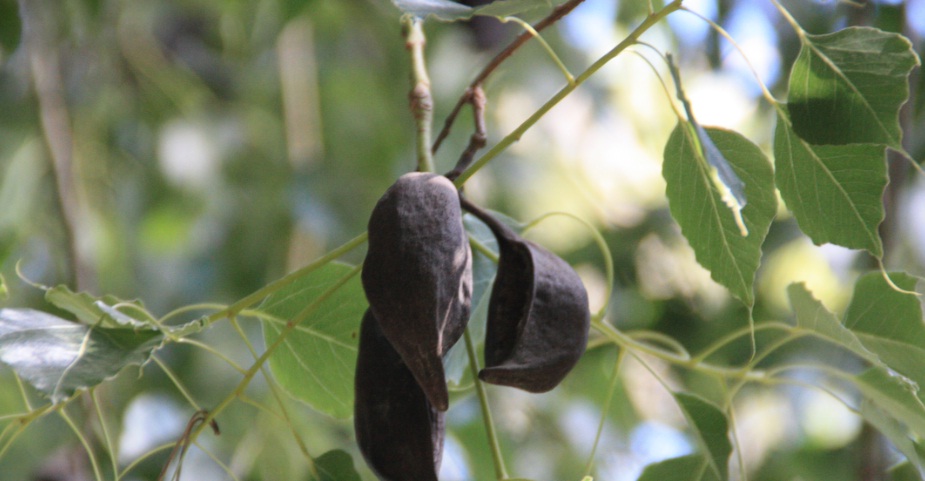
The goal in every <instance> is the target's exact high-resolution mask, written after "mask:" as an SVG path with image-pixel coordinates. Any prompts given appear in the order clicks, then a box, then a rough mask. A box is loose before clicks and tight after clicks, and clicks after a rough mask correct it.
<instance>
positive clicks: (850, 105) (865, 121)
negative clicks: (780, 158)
mask: <svg viewBox="0 0 925 481" xmlns="http://www.w3.org/2000/svg"><path fill="white" fill-rule="evenodd" d="M918 64H919V59H918V57H916V55H915V52H914V51H913V50H912V43H911V42H909V40H908V39H906V38H905V37H903V36H902V35H899V34H895V33H886V32H883V31H880V30H877V29H874V28H868V27H849V28H845V29H842V30H839V31H838V32H835V33H830V34H826V35H809V34H806V35H804V36H803V37H802V46H801V49H800V54H799V56H798V57H797V59H796V62H795V63H794V64H793V69H792V70H791V72H790V94H789V104H790V114H791V116H792V119H793V129H794V131H795V132H796V133H797V135H799V136H800V137H801V138H803V139H805V140H806V141H808V142H809V143H811V144H834V145H844V144H860V143H873V144H885V145H889V146H890V147H893V148H895V149H902V129H901V128H900V125H899V108H900V107H901V106H902V104H903V103H904V102H906V100H907V99H908V97H909V73H910V72H911V71H912V68H913V67H915V66H916V65H918Z"/></svg>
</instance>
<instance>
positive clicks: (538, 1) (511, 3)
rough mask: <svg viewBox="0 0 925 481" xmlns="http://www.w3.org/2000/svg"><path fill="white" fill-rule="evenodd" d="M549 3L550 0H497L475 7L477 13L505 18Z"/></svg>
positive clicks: (547, 5) (544, 6) (540, 7)
mask: <svg viewBox="0 0 925 481" xmlns="http://www.w3.org/2000/svg"><path fill="white" fill-rule="evenodd" d="M549 5H550V4H549V0H496V1H494V2H492V3H489V4H488V5H485V6H484V7H479V8H477V9H475V14H476V15H485V16H491V17H498V18H504V17H509V16H511V15H519V14H521V13H524V12H529V11H531V10H538V9H542V8H549Z"/></svg>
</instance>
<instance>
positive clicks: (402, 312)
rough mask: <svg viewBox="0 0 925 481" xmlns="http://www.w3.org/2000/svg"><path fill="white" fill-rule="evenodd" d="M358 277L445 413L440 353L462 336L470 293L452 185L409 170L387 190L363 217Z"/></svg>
mask: <svg viewBox="0 0 925 481" xmlns="http://www.w3.org/2000/svg"><path fill="white" fill-rule="evenodd" d="M362 278H363V288H364V290H365V291H366V298H367V299H368V300H369V305H370V308H371V309H372V311H373V313H374V314H375V315H376V318H377V319H378V320H379V324H380V325H381V326H382V332H383V333H384V334H385V337H386V338H388V340H389V341H391V343H392V345H393V346H394V347H395V350H396V351H398V353H399V355H401V358H402V360H404V362H405V364H406V365H407V366H408V368H409V369H410V370H411V372H412V374H414V377H415V378H416V379H417V380H418V383H419V384H420V385H421V388H422V389H423V390H424V392H425V394H426V395H427V397H428V399H430V401H431V403H433V405H434V406H436V407H437V409H440V410H441V411H445V410H446V409H447V406H448V395H447V390H446V380H445V377H444V372H443V362H442V356H443V355H444V354H446V352H447V351H448V350H449V349H450V347H452V346H453V344H455V343H456V341H458V340H459V338H460V337H461V336H462V333H463V331H464V330H465V327H466V323H467V322H468V319H469V310H470V303H471V297H472V254H471V252H470V250H469V240H468V237H467V235H466V231H465V228H464V227H463V223H462V211H461V210H460V204H459V194H458V192H457V190H456V187H455V186H454V185H453V183H452V182H450V181H449V180H448V179H447V178H446V177H443V176H440V175H436V174H430V173H419V172H413V173H409V174H405V175H403V176H401V177H400V178H399V179H398V180H397V181H396V182H395V184H393V185H392V187H390V188H389V189H388V190H387V191H386V193H385V194H384V195H383V196H382V198H381V199H380V200H379V202H378V203H377V204H376V207H375V208H374V209H373V212H372V215H371V216H370V219H369V250H368V252H367V254H366V260H365V261H364V263H363V274H362Z"/></svg>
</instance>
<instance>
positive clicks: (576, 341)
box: [463, 201, 591, 392]
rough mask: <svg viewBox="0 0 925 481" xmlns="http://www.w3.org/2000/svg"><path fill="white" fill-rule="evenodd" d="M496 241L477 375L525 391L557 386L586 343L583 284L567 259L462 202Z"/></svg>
mask: <svg viewBox="0 0 925 481" xmlns="http://www.w3.org/2000/svg"><path fill="white" fill-rule="evenodd" d="M463 205H464V206H465V208H466V210H468V211H470V212H472V213H473V214H474V215H475V216H476V217H478V218H479V219H481V220H482V221H483V222H485V224H486V225H488V227H489V228H490V229H491V231H492V233H494V235H495V237H496V238H497V240H498V246H499V249H500V256H499V259H498V273H497V275H496V277H495V282H494V287H492V291H491V298H490V299H489V304H488V323H487V326H486V332H485V368H484V369H482V370H481V372H479V378H480V379H482V380H483V381H485V382H489V383H492V384H501V385H505V386H513V387H516V388H520V389H523V390H525V391H530V392H546V391H549V390H550V389H552V388H554V387H556V386H557V385H558V384H559V382H561V381H562V379H563V378H565V376H566V375H567V374H568V373H569V371H571V369H572V368H573V367H574V366H575V364H576V363H577V362H578V359H579V358H581V355H582V354H583V353H584V350H585V347H586V346H587V344H588V329H589V327H590V324H591V312H590V311H589V308H588V293H587V291H586V290H585V287H584V284H583V283H582V282H581V279H580V278H579V277H578V274H577V273H575V270H574V269H572V266H570V265H569V264H568V263H567V262H565V261H564V260H562V259H561V258H560V257H558V256H556V255H555V254H553V253H551V252H549V251H548V250H546V249H544V248H542V247H540V246H538V245H537V244H534V243H533V242H530V241H528V240H525V239H523V238H522V237H520V236H519V235H517V233H515V232H514V231H513V230H511V229H510V228H509V227H507V226H506V225H504V224H502V223H501V222H499V221H498V220H497V219H495V218H494V217H492V216H491V214H489V213H487V212H485V211H483V210H481V209H479V208H478V207H476V206H474V205H472V204H471V203H469V202H467V201H463Z"/></svg>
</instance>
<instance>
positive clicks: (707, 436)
mask: <svg viewBox="0 0 925 481" xmlns="http://www.w3.org/2000/svg"><path fill="white" fill-rule="evenodd" d="M674 396H675V399H676V400H677V402H678V406H680V407H681V411H682V412H683V413H684V416H685V417H686V418H687V420H688V421H689V422H690V423H691V427H692V428H693V430H694V434H695V438H696V440H697V444H698V445H699V446H700V449H701V450H702V451H703V453H704V455H705V457H706V460H707V462H708V465H709V470H710V471H713V472H714V474H715V475H716V476H717V477H718V478H719V479H723V480H725V479H726V478H727V476H728V469H729V468H728V464H729V455H730V454H732V443H731V442H729V436H728V431H729V422H728V421H727V420H726V415H725V414H724V413H723V412H722V411H720V409H719V408H717V407H716V406H714V405H713V404H711V403H710V402H708V401H706V400H705V399H703V398H701V397H699V396H695V395H693V394H687V393H675V395H674ZM697 479H703V478H697Z"/></svg>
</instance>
